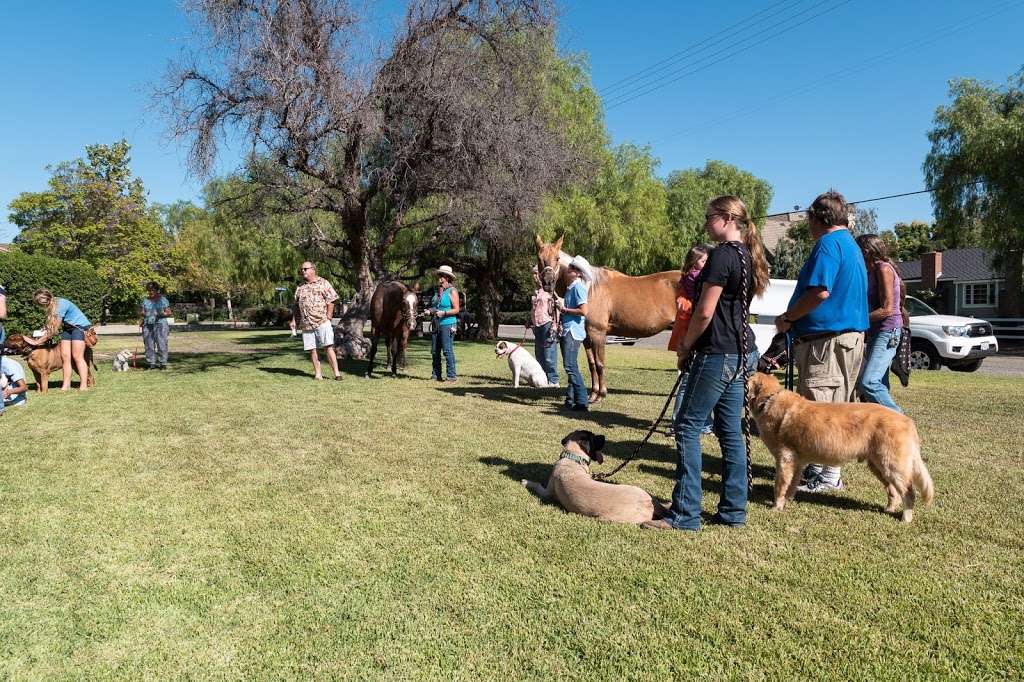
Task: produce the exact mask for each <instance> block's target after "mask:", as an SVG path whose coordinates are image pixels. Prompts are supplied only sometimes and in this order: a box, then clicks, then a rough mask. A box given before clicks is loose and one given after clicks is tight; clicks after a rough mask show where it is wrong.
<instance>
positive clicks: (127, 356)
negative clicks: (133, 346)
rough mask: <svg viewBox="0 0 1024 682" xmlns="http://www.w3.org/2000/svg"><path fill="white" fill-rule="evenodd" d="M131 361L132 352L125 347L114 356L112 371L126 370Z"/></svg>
mask: <svg viewBox="0 0 1024 682" xmlns="http://www.w3.org/2000/svg"><path fill="white" fill-rule="evenodd" d="M131 362H132V352H131V351H130V350H128V349H127V348H125V349H124V350H123V351H121V352H120V353H118V354H117V355H115V356H114V371H115V372H127V371H128V368H129V366H130V365H131Z"/></svg>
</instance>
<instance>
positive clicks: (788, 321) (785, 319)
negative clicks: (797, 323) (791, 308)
mask: <svg viewBox="0 0 1024 682" xmlns="http://www.w3.org/2000/svg"><path fill="white" fill-rule="evenodd" d="M782 321H783V322H785V323H786V324H793V320H792V319H790V317H789V313H788V312H785V313H782Z"/></svg>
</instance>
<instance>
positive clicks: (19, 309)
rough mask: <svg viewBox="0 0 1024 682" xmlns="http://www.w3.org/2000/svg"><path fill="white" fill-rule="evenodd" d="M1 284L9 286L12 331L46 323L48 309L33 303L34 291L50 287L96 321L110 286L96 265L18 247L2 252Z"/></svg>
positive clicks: (10, 328)
mask: <svg viewBox="0 0 1024 682" xmlns="http://www.w3.org/2000/svg"><path fill="white" fill-rule="evenodd" d="M0 284H2V285H3V286H4V288H6V289H7V320H6V323H5V325H6V327H7V332H8V333H13V332H20V333H28V332H31V331H32V330H33V329H40V328H41V327H43V326H44V325H45V324H46V312H45V311H44V310H43V309H42V308H40V307H39V306H37V305H35V304H33V303H32V292H34V291H35V290H36V289H49V290H50V291H52V292H53V294H54V296H60V297H62V298H67V299H70V300H71V301H73V302H74V303H75V305H77V306H78V307H79V308H81V309H82V312H83V313H85V316H86V317H88V318H89V319H90V320H91V321H92V322H93V323H96V322H99V319H100V314H101V313H102V311H103V296H104V295H105V294H106V293H107V287H106V285H105V284H104V282H103V280H102V279H101V278H100V276H99V275H98V274H97V273H96V270H94V269H93V268H92V266H90V265H88V264H86V263H83V262H81V261H65V260H58V259H56V258H49V257H47V256H38V255H29V254H26V253H22V252H21V251H19V250H17V249H12V250H11V251H9V252H6V253H0Z"/></svg>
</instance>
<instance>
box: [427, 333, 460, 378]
mask: <svg viewBox="0 0 1024 682" xmlns="http://www.w3.org/2000/svg"><path fill="white" fill-rule="evenodd" d="M454 338H455V325H454V324H449V325H446V326H444V327H441V326H439V327H438V328H437V331H435V332H434V333H433V334H431V335H430V356H431V359H432V360H433V363H434V367H433V372H432V373H431V376H430V378H431V379H440V378H441V353H444V361H445V365H447V367H448V378H449V379H454V378H455V348H454V346H453V345H452V340H453V339H454Z"/></svg>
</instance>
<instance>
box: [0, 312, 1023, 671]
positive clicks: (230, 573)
mask: <svg viewBox="0 0 1024 682" xmlns="http://www.w3.org/2000/svg"><path fill="white" fill-rule="evenodd" d="M134 346H135V340H134V339H117V338H102V337H101V342H100V346H99V348H98V351H100V352H103V353H107V354H110V353H113V352H116V351H117V350H118V349H120V348H122V347H128V348H133V347H134ZM171 348H172V351H175V352H173V353H172V357H171V364H172V368H171V369H170V370H169V371H167V372H130V373H125V374H115V373H113V372H112V371H111V370H110V366H109V360H101V361H100V365H101V366H100V372H99V386H98V388H97V390H96V391H94V392H92V393H86V394H82V395H79V394H77V393H72V394H61V393H59V392H57V391H51V392H50V393H49V394H48V395H47V396H45V397H40V396H38V395H36V394H34V393H33V394H32V395H31V397H30V399H29V406H28V407H27V408H25V409H22V410H8V414H7V415H6V416H4V417H3V418H2V419H0V429H2V433H3V440H4V443H5V446H6V447H5V452H4V455H3V457H2V459H0V566H2V567H3V568H2V570H0V594H2V595H3V600H2V606H0V677H2V678H14V679H52V678H66V677H80V678H85V679H92V678H107V677H131V678H138V677H148V678H169V677H195V678H208V677H218V678H235V679H237V678H254V677H258V678H268V677H289V678H291V677H317V678H354V679H400V680H411V679H443V680H476V679H500V680H514V679H531V680H540V679H544V680H547V679H587V680H590V679H601V680H634V679H635V680H659V681H665V680H669V679H684V677H683V676H684V675H691V676H695V677H694V679H707V678H713V679H793V678H817V679H825V678H828V679H900V680H905V679H924V678H929V679H935V678H970V679H1006V678H1019V677H1020V675H1021V670H1022V666H1024V627H1022V614H1024V582H1022V577H1024V570H1022V569H1024V542H1022V529H1024V502H1022V498H1024V483H1022V473H1024V472H1022V455H1021V452H1022V450H1024V445H1022V444H1024V425H1022V410H1021V406H1022V405H1024V381H1022V380H1015V379H999V378H993V377H990V376H984V375H981V374H955V373H951V372H930V373H924V372H919V373H917V374H915V375H914V379H913V384H912V385H911V387H910V388H909V389H902V388H899V389H897V390H896V393H895V396H896V400H897V402H899V403H900V404H901V405H902V406H904V407H905V408H906V410H907V412H908V414H910V415H911V416H912V417H914V418H915V419H916V420H917V423H918V426H919V428H920V431H921V434H922V437H923V439H924V455H925V458H926V459H927V461H928V466H929V469H930V471H931V474H932V477H933V479H934V481H935V486H936V501H935V503H934V504H933V506H931V507H919V509H918V511H917V513H916V516H915V521H914V523H913V524H911V525H910V526H909V527H906V526H903V525H901V524H899V523H897V522H896V521H895V520H894V519H893V518H892V517H890V516H888V515H886V514H884V513H882V507H883V505H884V503H885V494H884V491H883V489H882V486H881V485H880V484H879V483H878V482H877V481H876V480H875V479H874V478H873V477H872V476H871V475H870V474H869V472H868V470H867V468H866V467H865V466H864V465H854V466H851V467H849V468H848V469H846V470H845V471H844V478H845V479H846V482H847V484H848V488H847V490H845V491H843V492H842V493H839V494H836V495H834V496H829V497H824V498H821V499H813V500H812V499H802V498H801V496H800V495H798V497H797V503H796V504H794V505H792V506H790V507H788V508H787V510H786V511H785V512H783V513H782V514H778V515H776V514H771V513H769V512H768V510H767V508H766V506H765V502H766V500H767V499H768V496H769V493H770V487H771V475H772V471H773V468H772V465H771V461H770V457H769V455H768V453H767V451H766V450H765V449H764V447H763V446H762V445H761V443H760V442H759V441H755V451H754V472H755V476H756V490H755V491H754V493H753V497H752V501H751V509H750V518H749V525H748V527H747V528H746V529H743V530H730V529H726V528H720V527H706V528H705V529H704V530H703V531H701V532H700V533H697V534H689V533H666V532H661V533H657V532H648V531H642V530H640V529H639V528H636V527H632V526H623V525H612V524H603V523H599V522H595V521H592V520H588V519H585V518H582V517H578V516H572V515H568V514H566V513H564V512H562V511H561V510H560V509H559V508H557V507H555V506H551V505H544V504H541V503H540V502H539V501H538V500H536V499H535V498H533V497H532V496H530V495H529V494H528V493H527V491H526V490H525V489H524V488H523V487H522V486H521V485H520V483H519V480H520V479H521V478H532V479H535V480H546V477H547V475H548V473H549V471H550V469H551V466H552V464H553V462H554V460H555V458H556V457H557V455H558V452H559V448H560V446H559V440H560V439H561V438H562V436H564V435H565V434H566V433H567V432H568V431H569V430H571V429H572V428H574V427H577V426H578V424H579V423H580V422H579V421H577V420H570V419H568V418H566V417H564V416H562V415H560V414H559V413H558V412H557V410H556V409H555V408H556V407H557V405H558V404H559V403H560V402H561V396H560V394H559V392H557V391H555V390H554V389H551V390H547V389H545V390H536V389H519V390H513V389H512V387H511V379H510V373H509V372H508V367H507V365H505V363H504V362H503V361H502V362H499V361H495V360H494V354H493V349H492V348H493V347H492V346H489V345H486V344H477V345H473V344H465V343H460V344H457V346H456V353H457V355H458V359H459V373H460V379H459V381H458V383H456V384H437V383H434V382H430V381H429V380H427V377H429V373H430V372H429V368H430V358H429V346H428V345H426V344H424V343H423V342H422V341H419V342H415V343H414V345H413V346H412V348H411V349H410V368H409V376H406V377H403V378H398V379H391V378H378V379H374V380H371V381H366V380H364V379H362V378H360V377H359V376H358V374H359V373H361V371H362V367H363V365H362V363H347V364H345V370H346V372H347V374H346V378H345V380H344V381H343V382H341V383H338V382H333V381H324V382H319V383H315V382H313V381H311V380H310V366H309V363H308V360H307V359H305V358H304V357H303V355H302V354H301V352H300V351H299V349H298V348H299V347H298V346H297V341H296V340H292V339H290V338H288V337H287V335H286V334H283V333H281V332H200V333H182V334H177V335H172V337H171ZM672 362H673V358H672V357H670V355H669V354H668V353H665V352H659V351H655V350H645V349H630V348H622V347H613V348H611V349H610V350H609V353H608V363H609V366H610V368H611V369H610V382H609V383H610V385H611V386H612V393H611V395H610V396H609V398H608V400H606V401H605V402H604V403H603V404H602V405H601V406H600V407H599V409H597V410H596V412H595V413H594V414H593V415H592V416H591V418H590V420H589V422H587V423H589V424H592V425H596V427H597V428H596V429H595V430H597V431H599V432H602V433H604V434H605V435H606V436H607V437H608V441H609V447H608V448H607V451H606V452H607V454H608V455H610V456H609V457H608V458H607V459H606V462H605V466H604V467H603V468H605V469H609V468H610V467H611V466H613V465H614V464H616V463H617V461H618V458H619V457H624V456H626V455H627V454H628V453H629V452H631V451H632V448H633V446H634V445H635V444H636V443H637V441H638V439H640V438H641V437H642V436H643V433H644V430H645V429H646V427H647V426H648V425H649V423H650V420H651V419H652V418H653V417H654V416H655V415H656V414H657V412H658V410H659V409H660V408H661V405H662V402H663V400H664V392H666V391H667V390H668V389H669V388H670V386H671V384H672V382H673V380H674V373H673V372H671V371H669V370H670V368H671V366H672ZM53 379H54V383H53V385H54V386H56V385H57V383H59V378H58V376H55V377H53ZM590 428H594V426H590ZM704 443H705V445H706V453H705V468H706V492H707V497H706V499H705V503H704V508H705V510H707V511H714V505H715V503H716V501H717V496H718V494H717V486H718V481H719V479H718V476H717V472H718V468H719V462H720V460H719V457H718V449H717V443H716V442H715V440H714V438H705V440H704ZM674 460H675V450H674V446H673V444H672V443H671V442H670V441H669V440H668V439H667V438H666V437H664V436H662V435H658V436H655V437H654V438H653V439H652V442H651V444H650V446H649V447H648V448H647V449H646V450H645V451H644V452H643V454H642V455H641V457H640V460H639V463H634V464H633V465H631V466H629V467H627V468H626V469H625V470H624V471H623V472H622V473H621V474H620V475H619V477H618V480H619V482H623V483H633V484H636V485H640V486H642V487H644V488H646V489H648V490H650V491H651V492H652V493H654V494H655V495H658V496H660V497H662V498H667V497H668V496H669V495H670V493H671V489H672V483H673V473H674V467H675V464H674Z"/></svg>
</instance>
